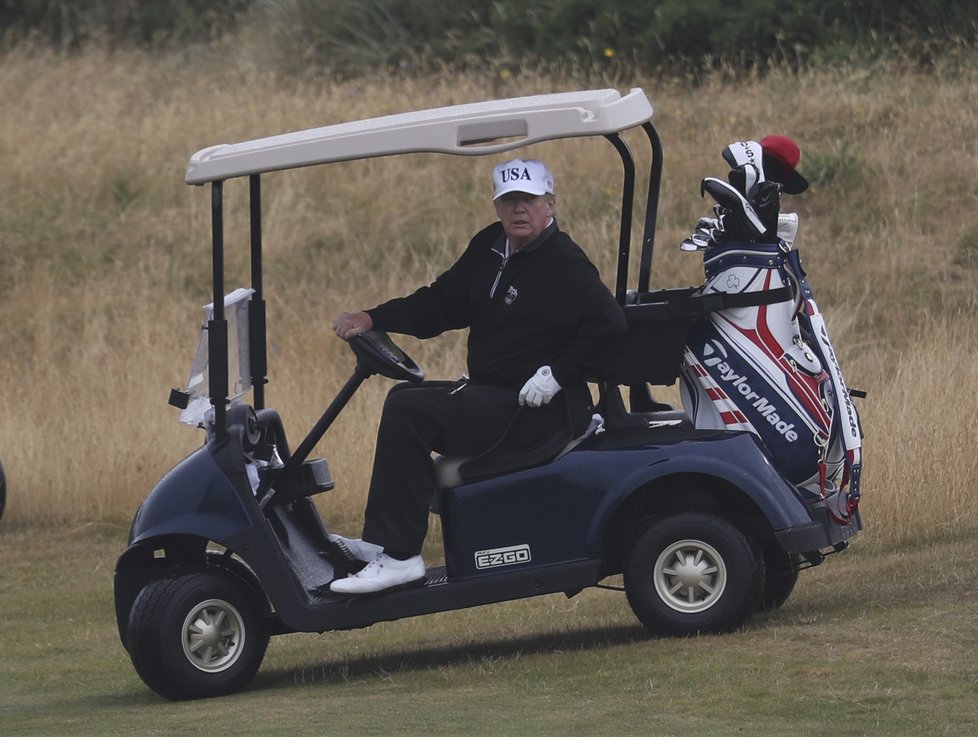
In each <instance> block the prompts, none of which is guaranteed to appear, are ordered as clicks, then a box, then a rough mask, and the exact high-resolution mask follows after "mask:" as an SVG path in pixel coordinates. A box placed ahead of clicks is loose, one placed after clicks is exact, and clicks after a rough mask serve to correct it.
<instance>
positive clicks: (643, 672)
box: [0, 525, 978, 737]
mask: <svg viewBox="0 0 978 737" xmlns="http://www.w3.org/2000/svg"><path fill="white" fill-rule="evenodd" d="M124 543H125V532H124V530H121V529H118V528H112V527H108V526H94V525H92V526H82V527H77V528H72V529H62V530H53V529H37V528H33V529H32V528H14V529H11V528H9V527H7V528H0V570H3V577H2V579H0V580H2V583H0V608H2V611H3V626H2V629H0V651H2V653H3V657H2V659H0V719H2V723H3V733H4V735H9V736H10V737H20V736H22V735H23V736H25V737H26V736H28V735H31V736H33V735H45V736H48V735H77V736H79V737H81V736H83V735H99V736H105V735H174V734H181V735H198V734H199V735H213V734H234V735H241V737H247V736H249V735H265V736H267V735H272V734H290V735H323V734H362V735H374V734H404V735H459V734H466V735H491V736H493V737H496V736H500V735H514V736H516V735H612V734H613V735H633V734H634V735H644V736H645V737H649V736H658V737H671V736H673V735H675V736H676V737H679V736H680V735H683V736H685V735H690V734H695V735H706V736H707V737H709V736H711V735H755V736H760V737H766V736H770V737H784V736H785V735H791V736H793V737H804V736H808V735H811V736H821V735H826V736H829V735H831V736H833V737H835V736H837V735H890V736H892V735H908V736H910V735H914V736H915V737H916V736H917V735H938V734H941V735H961V737H965V736H966V735H967V736H969V737H970V736H972V735H974V734H975V733H976V731H978V662H976V661H975V659H974V652H975V648H976V646H978V628H976V627H975V625H974V615H973V612H974V608H975V603H976V601H978V542H976V541H975V540H974V539H972V538H969V537H961V538H959V539H956V540H955V539H944V540H940V541H935V542H932V543H928V544H921V545H919V546H917V547H915V548H913V549H910V548H907V549H900V550H888V551H883V550H879V549H869V548H861V547H860V546H859V545H858V543H857V544H856V545H854V546H853V549H851V550H849V551H847V552H845V553H843V554H842V555H839V556H836V557H834V558H830V559H828V560H827V561H826V562H825V564H824V565H822V566H821V567H820V568H817V569H814V570H811V571H805V572H803V573H802V576H801V578H800V580H799V584H798V587H797V589H796V591H795V593H794V595H793V596H792V598H791V599H789V600H788V603H787V604H786V605H785V606H784V607H783V608H782V609H781V610H779V611H777V612H775V613H773V614H768V615H762V616H758V617H757V618H755V620H754V621H753V622H752V623H751V624H750V626H749V627H748V628H747V629H745V630H744V631H741V632H737V633H733V634H729V635H724V636H711V637H696V638H690V639H681V640H654V639H649V638H648V637H646V635H645V633H644V630H643V629H642V628H641V627H640V626H639V625H638V624H637V622H636V620H635V619H634V617H633V616H632V614H631V612H630V611H629V609H628V606H627V604H626V602H625V599H624V596H623V595H622V594H620V593H617V592H611V591H599V590H588V591H585V592H583V593H581V594H580V595H578V596H577V597H575V598H572V599H567V598H565V597H563V596H560V595H556V596H547V597H542V598H539V599H534V600H527V601H519V602H511V603H508V604H500V605H495V606H490V607H482V608H478V609H471V610H464V611H459V612H450V613H445V614H440V615H435V616H430V617H420V618H416V619H412V620H406V621H402V622H391V623H385V624H380V625H375V626H374V627H371V628H368V629H365V630H357V631H350V632H338V633H327V634H323V635H317V634H294V635H285V636H281V637H277V638H274V639H273V640H272V643H271V645H270V646H269V650H268V654H267V655H266V658H265V662H264V664H263V667H262V669H261V670H260V671H259V673H258V675H257V676H256V677H255V679H254V681H253V682H252V684H251V686H250V688H249V689H247V690H246V691H244V692H242V693H239V694H236V695H233V696H230V697H226V698H222V699H212V700H208V701H198V702H186V703H172V702H167V701H164V700H163V699H161V698H159V697H158V696H156V695H155V694H154V693H153V692H151V691H150V690H149V689H148V688H146V686H144V685H143V683H142V682H141V681H140V680H139V678H138V676H137V675H136V673H135V671H134V670H133V668H132V666H131V665H130V663H129V660H128V657H127V655H126V653H125V651H124V650H123V648H122V646H121V644H120V643H119V640H118V636H117V634H116V629H115V621H114V614H113V606H112V571H113V565H114V561H115V558H116V556H117V555H118V553H119V552H120V550H121V549H122V547H123V546H124Z"/></svg>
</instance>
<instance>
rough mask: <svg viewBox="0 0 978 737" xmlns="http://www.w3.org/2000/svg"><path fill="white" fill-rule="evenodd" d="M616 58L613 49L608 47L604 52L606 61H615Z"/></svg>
mask: <svg viewBox="0 0 978 737" xmlns="http://www.w3.org/2000/svg"><path fill="white" fill-rule="evenodd" d="M614 56H615V50H614V49H613V48H611V47H610V46H609V47H606V48H605V50H604V58H605V59H613V58H614Z"/></svg>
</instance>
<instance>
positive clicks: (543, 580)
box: [293, 560, 602, 631]
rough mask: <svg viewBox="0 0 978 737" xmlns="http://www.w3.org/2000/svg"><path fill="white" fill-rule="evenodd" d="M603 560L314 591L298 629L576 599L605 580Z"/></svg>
mask: <svg viewBox="0 0 978 737" xmlns="http://www.w3.org/2000/svg"><path fill="white" fill-rule="evenodd" d="M601 569H602V566H601V561H599V560H579V561H574V562H572V563H563V564H560V565H548V566H535V567H532V568H525V569H514V570H510V571H505V572H502V571H500V572H494V573H491V574H485V575H479V576H473V577H470V578H463V579H456V580H451V581H450V580H449V579H448V574H447V571H446V569H445V567H444V566H432V567H431V568H429V569H428V572H427V575H426V577H425V581H424V583H423V584H421V585H417V586H407V587H402V588H398V589H388V590H386V591H382V592H379V593H377V594H372V595H367V596H355V597H351V596H342V595H338V594H334V593H332V592H330V591H329V590H328V588H320V589H318V590H316V591H310V592H309V594H310V596H311V601H310V604H311V611H310V612H309V614H311V615H312V617H313V619H311V620H309V621H306V622H294V623H293V626H294V627H295V629H296V630H305V631H317V630H318V631H322V629H323V625H324V624H326V625H327V626H326V627H325V629H330V630H340V629H353V628H357V627H366V626H368V625H370V624H374V623H376V622H383V621H391V620H396V619H403V618H405V617H413V616H418V615H422V614H432V613H435V612H443V611H450V610H453V609H464V608H468V607H474V606H482V605H484V604H495V603H498V602H503V601H511V600H514V599H525V598H529V597H532V596H542V595H544V594H554V593H565V594H567V595H572V594H575V593H577V592H578V591H580V590H581V589H582V588H585V587H587V586H592V585H594V584H595V583H597V582H598V581H600V580H601V578H602V572H601Z"/></svg>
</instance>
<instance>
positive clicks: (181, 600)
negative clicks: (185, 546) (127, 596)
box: [127, 571, 269, 700]
mask: <svg viewBox="0 0 978 737" xmlns="http://www.w3.org/2000/svg"><path fill="white" fill-rule="evenodd" d="M268 638H269V633H268V628H267V627H266V625H265V621H264V619H263V618H262V616H261V610H260V607H259V605H258V603H257V601H256V598H255V596H254V595H253V594H252V592H251V591H250V590H249V589H248V587H247V586H246V585H245V584H244V583H243V582H241V581H240V580H239V579H237V578H236V577H233V576H232V575H230V574H228V573H226V572H222V571H215V572H202V573H189V574H184V575H180V576H176V577H170V578H164V579H160V580H157V581H153V582H151V583H149V584H147V585H146V586H145V587H144V588H143V589H142V591H140V592H139V594H138V595H137V596H136V599H135V601H134V602H133V605H132V609H131V610H130V612H129V628H128V636H127V649H128V651H129V657H130V658H131V659H132V664H133V666H135V668H136V672H137V673H139V676H140V677H141V678H142V679H143V681H145V682H146V685H147V686H149V687H150V688H151V689H153V690H154V691H156V693H158V694H159V695H160V696H163V697H164V698H167V699H172V700H182V699H205V698H211V697H214V696H224V695H226V694H231V693H235V692H237V691H240V690H241V689H242V688H244V687H245V686H246V685H248V683H249V682H250V681H251V679H252V677H253V676H254V675H255V673H256V672H257V671H258V667H259V666H260V665H261V661H262V658H264V657H265V648H266V647H267V646H268Z"/></svg>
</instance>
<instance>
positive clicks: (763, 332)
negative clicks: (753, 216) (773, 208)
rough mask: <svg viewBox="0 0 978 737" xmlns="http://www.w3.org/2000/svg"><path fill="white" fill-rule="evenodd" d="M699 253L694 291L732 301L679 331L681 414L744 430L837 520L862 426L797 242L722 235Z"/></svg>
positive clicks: (854, 500) (850, 498) (847, 503)
mask: <svg viewBox="0 0 978 737" xmlns="http://www.w3.org/2000/svg"><path fill="white" fill-rule="evenodd" d="M703 261H704V269H705V272H706V282H705V284H704V285H703V288H702V292H703V293H704V294H710V293H723V294H724V295H725V296H726V295H729V297H727V298H726V302H725V304H736V305H740V306H733V307H724V308H723V309H721V310H719V311H715V312H710V313H708V314H707V315H705V316H704V317H703V318H702V319H701V320H699V321H698V322H697V324H695V325H694V326H693V328H692V329H691V331H690V333H689V335H688V336H687V340H686V346H685V350H684V365H683V373H682V377H681V379H682V381H681V388H680V391H681V396H682V402H683V407H684V409H685V411H686V413H687V415H689V417H690V418H691V420H692V422H693V424H694V426H695V427H698V428H714V429H728V430H746V431H749V432H752V433H754V434H755V435H756V436H757V437H758V439H759V441H760V443H761V445H762V446H763V447H764V449H765V451H766V452H767V455H768V457H769V458H770V460H771V463H772V465H774V467H775V468H777V469H778V470H779V471H780V472H781V473H782V475H783V476H785V478H787V479H788V480H789V481H791V482H792V483H793V484H795V485H796V486H797V487H798V488H799V489H800V490H802V492H803V493H805V494H806V496H808V497H809V498H811V499H812V500H813V501H814V500H825V501H826V502H827V504H826V506H827V508H828V509H829V512H830V514H831V515H832V516H833V518H834V519H835V520H836V521H837V522H838V523H840V524H847V523H848V522H849V520H850V519H851V517H852V515H853V514H854V512H855V510H856V507H857V505H858V500H859V473H860V469H861V446H862V442H861V437H862V433H861V430H860V426H859V417H858V414H857V412H856V409H855V407H854V406H853V404H852V400H851V397H850V393H849V390H848V389H847V388H846V385H845V381H844V379H843V377H842V371H841V369H840V367H839V362H838V360H837V358H836V354H835V351H834V350H833V348H832V344H831V342H830V341H829V336H828V331H827V330H826V327H825V321H824V320H823V318H822V315H821V314H820V313H819V311H818V306H817V305H816V304H815V300H814V299H813V297H812V292H811V289H810V288H809V285H808V282H807V280H806V278H805V272H804V270H803V269H802V266H801V260H800V257H799V254H798V251H796V250H793V249H791V248H790V247H789V246H788V244H787V243H786V242H785V241H784V240H778V242H776V243H743V242H737V241H728V242H723V243H717V244H714V245H712V246H711V247H709V248H706V249H705V250H704V255H703ZM733 295H741V296H740V297H738V298H734V297H733Z"/></svg>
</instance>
